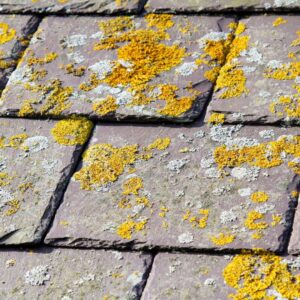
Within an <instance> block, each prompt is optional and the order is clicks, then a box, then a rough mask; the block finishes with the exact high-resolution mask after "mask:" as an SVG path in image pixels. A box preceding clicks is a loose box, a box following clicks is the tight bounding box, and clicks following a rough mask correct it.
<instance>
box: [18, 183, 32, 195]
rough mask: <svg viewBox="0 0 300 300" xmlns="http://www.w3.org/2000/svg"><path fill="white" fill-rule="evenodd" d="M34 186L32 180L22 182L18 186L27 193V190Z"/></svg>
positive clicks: (22, 191)
mask: <svg viewBox="0 0 300 300" xmlns="http://www.w3.org/2000/svg"><path fill="white" fill-rule="evenodd" d="M32 188H33V183H32V182H25V183H21V184H20V185H19V186H18V190H19V191H20V192H21V193H25V192H26V191H27V190H29V189H32Z"/></svg>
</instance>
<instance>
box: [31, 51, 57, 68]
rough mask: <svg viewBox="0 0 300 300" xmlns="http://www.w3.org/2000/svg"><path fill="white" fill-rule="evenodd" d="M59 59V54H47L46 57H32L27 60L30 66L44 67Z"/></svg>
mask: <svg viewBox="0 0 300 300" xmlns="http://www.w3.org/2000/svg"><path fill="white" fill-rule="evenodd" d="M57 57H58V54H57V53H55V52H50V53H47V54H46V55H45V56H44V57H41V58H38V57H34V56H31V57H29V58H28V59H27V64H28V66H33V65H44V64H48V63H50V62H52V61H54V60H55V59H56V58H57Z"/></svg>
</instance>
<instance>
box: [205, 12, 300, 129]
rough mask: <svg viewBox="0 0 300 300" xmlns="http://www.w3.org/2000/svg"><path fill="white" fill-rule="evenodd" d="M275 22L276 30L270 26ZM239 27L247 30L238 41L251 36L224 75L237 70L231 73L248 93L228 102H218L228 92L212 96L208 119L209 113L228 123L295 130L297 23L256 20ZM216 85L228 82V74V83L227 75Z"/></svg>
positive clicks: (299, 96)
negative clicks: (290, 126)
mask: <svg viewBox="0 0 300 300" xmlns="http://www.w3.org/2000/svg"><path fill="white" fill-rule="evenodd" d="M276 21H277V22H279V23H278V24H279V25H278V26H273V23H274V22H276ZM240 22H242V23H243V24H245V25H246V30H245V31H244V33H242V34H241V35H240V36H239V37H237V39H239V38H243V37H247V36H249V46H248V49H246V51H242V52H241V53H240V56H239V57H237V58H235V59H234V60H232V61H231V62H228V63H227V64H226V65H225V66H224V67H223V70H225V68H227V67H229V66H231V65H235V66H236V68H235V69H233V71H232V72H243V74H244V76H245V78H246V83H245V88H246V89H248V91H245V92H244V93H239V94H238V95H236V96H233V97H228V98H227V99H222V97H223V94H224V93H226V92H227V91H229V90H230V87H229V88H226V87H225V88H221V89H219V90H218V91H215V92H214V94H213V99H212V101H211V103H210V105H209V107H208V114H207V118H208V119H209V117H210V116H211V114H213V113H221V114H224V119H225V122H226V123H244V122H249V123H255V124H270V123H277V122H285V123H287V124H298V125H299V124H300V68H299V64H300V56H299V50H300V42H299V34H300V33H299V28H300V19H299V17H298V16H284V15H283V16H280V17H279V16H255V17H250V18H248V19H242V20H241V21H240ZM274 24H276V23H274ZM236 50H237V48H233V51H232V53H233V52H235V51H236ZM221 73H222V70H221ZM232 74H233V73H232ZM266 76H268V78H267V77H266ZM280 78H281V79H280ZM219 80H220V84H221V80H223V83H224V81H226V80H228V81H229V80H230V74H228V77H226V74H225V75H224V76H223V78H219ZM240 82H242V78H240ZM217 85H218V81H217ZM232 90H233V88H232Z"/></svg>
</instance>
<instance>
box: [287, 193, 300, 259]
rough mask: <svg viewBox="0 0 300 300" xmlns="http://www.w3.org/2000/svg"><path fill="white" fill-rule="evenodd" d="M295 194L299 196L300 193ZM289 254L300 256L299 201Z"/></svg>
mask: <svg viewBox="0 0 300 300" xmlns="http://www.w3.org/2000/svg"><path fill="white" fill-rule="evenodd" d="M295 193H297V194H298V195H299V192H298V191H296V190H295ZM289 253H291V254H299V253H300V207H299V199H298V207H297V209H296V214H295V218H294V224H293V231H292V235H291V239H290V242H289Z"/></svg>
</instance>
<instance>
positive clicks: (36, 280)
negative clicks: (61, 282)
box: [25, 265, 51, 286]
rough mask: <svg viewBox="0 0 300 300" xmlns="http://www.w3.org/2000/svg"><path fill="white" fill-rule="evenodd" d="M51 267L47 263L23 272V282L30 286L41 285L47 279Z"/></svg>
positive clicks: (49, 276) (48, 278)
mask: <svg viewBox="0 0 300 300" xmlns="http://www.w3.org/2000/svg"><path fill="white" fill-rule="evenodd" d="M50 269H51V267H50V266H48V265H44V266H42V265H40V266H36V267H34V268H33V269H31V270H30V271H27V272H26V274H25V282H26V283H27V284H30V285H32V286H38V285H43V284H44V283H45V282H46V281H49V280H50V278H51V275H50V274H49V271H50Z"/></svg>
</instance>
